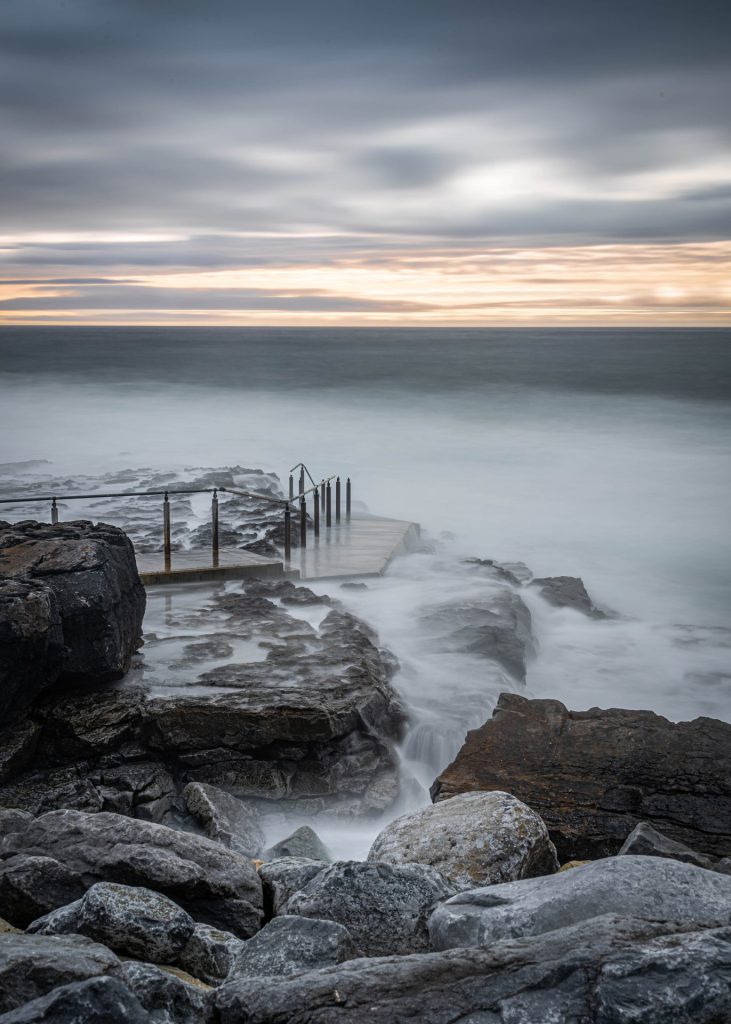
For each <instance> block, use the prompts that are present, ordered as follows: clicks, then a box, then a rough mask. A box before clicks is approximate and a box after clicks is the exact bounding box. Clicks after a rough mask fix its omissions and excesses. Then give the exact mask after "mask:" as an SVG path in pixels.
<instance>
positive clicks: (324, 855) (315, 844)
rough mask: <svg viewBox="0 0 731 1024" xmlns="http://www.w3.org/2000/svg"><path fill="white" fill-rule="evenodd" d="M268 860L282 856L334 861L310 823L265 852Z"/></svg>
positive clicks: (327, 861)
mask: <svg viewBox="0 0 731 1024" xmlns="http://www.w3.org/2000/svg"><path fill="white" fill-rule="evenodd" d="M264 857H265V859H266V860H276V859H278V858H280V857H307V858H308V859H309V860H321V861H325V862H326V863H330V861H332V857H331V856H330V851H329V850H328V848H327V847H326V846H325V844H324V843H323V842H322V840H321V839H320V837H319V836H318V834H317V833H316V832H315V831H314V829H311V828H310V826H309V825H302V827H301V828H298V829H296V830H295V831H294V832H293V833H292V835H291V836H287V838H286V839H282V840H280V841H279V842H278V843H275V844H274V846H270V847H269V849H268V850H267V851H266V853H265V854H264Z"/></svg>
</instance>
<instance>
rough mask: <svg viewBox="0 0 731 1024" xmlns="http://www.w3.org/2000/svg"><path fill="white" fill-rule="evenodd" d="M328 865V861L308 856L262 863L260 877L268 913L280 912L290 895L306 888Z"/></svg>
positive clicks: (270, 914) (283, 858) (281, 858)
mask: <svg viewBox="0 0 731 1024" xmlns="http://www.w3.org/2000/svg"><path fill="white" fill-rule="evenodd" d="M326 867H327V862H325V861H321V860H310V859H309V858H308V857H280V858H278V859H277V860H272V861H268V862H267V863H266V864H262V865H261V867H260V868H259V877H260V878H261V884H262V886H263V888H264V906H265V908H266V910H267V914H268V915H269V916H273V915H276V914H279V913H280V912H281V911H282V910H283V908H284V906H285V904H286V903H287V900H288V899H289V897H290V896H293V895H294V894H295V893H296V892H299V890H300V889H304V888H305V886H306V885H307V883H308V882H311V881H312V879H313V878H314V877H315V875H319V874H320V872H321V871H323V870H324V869H325V868H326Z"/></svg>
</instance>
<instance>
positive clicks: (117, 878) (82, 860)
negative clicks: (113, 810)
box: [0, 811, 262, 938]
mask: <svg viewBox="0 0 731 1024" xmlns="http://www.w3.org/2000/svg"><path fill="white" fill-rule="evenodd" d="M41 851H43V853H42V852H41ZM14 854H16V855H17V854H22V855H23V856H26V857H27V856H43V855H44V854H45V855H46V856H51V857H54V858H55V859H56V860H58V861H59V862H61V863H62V864H64V865H65V866H66V867H67V868H69V869H70V870H71V871H72V872H75V873H76V874H78V875H79V876H81V878H82V879H83V882H84V885H85V887H87V888H88V887H89V886H91V885H93V884H94V883H95V882H100V881H113V882H121V883H123V884H124V885H131V886H138V885H141V886H145V887H146V888H148V889H153V890H155V891H156V892H160V893H163V894H164V895H166V896H169V897H170V899H171V900H173V901H174V902H175V903H177V904H178V905H179V906H181V907H183V909H184V910H186V911H188V913H189V914H190V915H191V916H192V917H193V918H194V919H195V920H199V921H203V922H204V923H206V924H211V925H215V926H217V927H221V928H225V929H227V930H229V931H232V932H234V934H236V935H238V936H239V937H243V938H247V937H248V936H250V935H253V934H254V932H256V931H258V930H259V926H260V923H261V917H262V890H261V882H260V880H259V876H258V875H257V873H256V871H255V870H254V867H253V865H252V863H251V861H249V860H248V859H247V858H245V857H242V856H241V855H240V854H238V853H235V852H234V851H233V850H227V849H226V848H225V847H223V846H220V845H219V844H218V843H215V842H213V841H212V840H210V839H206V838H204V837H202V836H196V835H191V834H189V833H187V832H178V831H174V830H173V829H170V828H166V827H165V826H164V825H155V824H152V823H150V822H146V821H138V820H136V819H134V818H127V817H124V816H123V815H119V814H109V813H107V812H102V813H99V814H85V813H84V812H82V811H50V812H49V813H48V814H44V815H42V816H41V817H40V818H36V819H34V821H32V822H31V823H30V824H29V825H28V827H27V828H26V829H25V831H24V832H21V833H14V834H11V835H8V836H6V837H5V838H4V839H3V840H2V841H0V857H6V858H7V857H10V856H12V855H14ZM68 902H69V900H68V899H67V898H66V893H65V892H63V893H62V892H61V891H60V889H59V893H58V901H57V903H56V906H63V905H64V904H65V903H68ZM36 916H37V915H36Z"/></svg>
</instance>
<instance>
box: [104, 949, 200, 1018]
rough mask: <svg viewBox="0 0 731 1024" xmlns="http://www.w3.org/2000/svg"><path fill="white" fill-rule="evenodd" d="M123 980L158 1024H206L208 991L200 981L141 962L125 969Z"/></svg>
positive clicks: (125, 964)
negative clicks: (194, 1023) (199, 1023)
mask: <svg viewBox="0 0 731 1024" xmlns="http://www.w3.org/2000/svg"><path fill="white" fill-rule="evenodd" d="M122 977H123V978H124V981H125V983H126V984H127V986H128V987H129V989H130V990H131V991H132V992H133V993H134V995H135V996H136V997H137V999H139V1001H140V1004H141V1005H142V1007H143V1008H144V1009H145V1010H146V1011H147V1012H148V1013H149V1015H150V1018H151V1019H152V1020H153V1021H155V1024H193V1022H196V1024H197V1022H199V1021H200V1022H203V1021H205V1019H206V1003H207V992H208V989H207V987H206V986H204V985H202V984H200V982H199V981H198V980H197V979H196V978H187V979H186V978H185V977H184V975H183V972H182V971H180V972H176V973H173V972H172V971H171V970H170V969H167V968H166V969H162V968H160V967H156V966H155V964H146V963H142V962H140V961H137V960H128V961H126V962H125V963H124V964H123V965H122Z"/></svg>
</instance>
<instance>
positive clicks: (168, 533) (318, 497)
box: [0, 462, 351, 572]
mask: <svg viewBox="0 0 731 1024" xmlns="http://www.w3.org/2000/svg"><path fill="white" fill-rule="evenodd" d="M295 469H300V478H299V491H298V493H297V494H296V495H295V494H294V478H293V476H292V473H293V472H294V470H295ZM305 474H306V475H307V477H309V479H310V481H311V483H312V487H309V488H307V489H305ZM333 480H334V481H335V488H334V490H335V522H336V523H340V477H339V476H337V475H336V474H333V475H332V476H329V477H324V478H323V479H322V481H321V482H320V483H319V484H316V483H315V481H314V479H313V477H312V476H311V474H310V471H309V470H308V469H307V467H306V466H305V464H304V463H302V462H300V463H298V464H297V465H296V466H294V467H293V469H292V470H290V477H289V497H288V498H278V497H276V496H274V495H271V494H258V493H257V492H256V491H243V490H240V489H238V488H236V487H225V486H216V487H197V488H181V489H174V490H173V489H171V488H167V489H166V490H159V491H107V492H100V491H97V492H94V493H92V494H43V495H17V496H15V497H11V498H0V505H30V504H34V503H40V502H45V503H47V502H50V503H51V524H52V525H54V526H55V525H57V524H58V502H59V501H88V500H89V499H98V498H149V497H157V496H160V495H162V498H163V503H162V524H163V525H162V535H163V558H164V563H165V572H171V571H172V525H171V517H170V495H171V494H172V495H178V494H210V495H211V496H212V497H211V560H212V563H213V567H214V568H218V565H219V561H220V548H219V526H218V494H219V492H224V493H226V494H234V495H236V496H237V497H242V498H254V499H256V500H257V501H267V502H270V503H271V504H275V505H278V506H279V507H280V508H283V510H284V560H285V562H286V563H287V564H289V562H290V561H291V558H292V533H291V530H292V521H291V520H292V509H293V507H294V510H295V514H297V513H299V520H300V522H299V536H300V547H302V548H305V547H307V520H308V515H307V495H309V494H311V495H312V528H313V534H314V537H315V540H318V539H319V537H320V517H321V514H322V515H324V517H325V525H326V527H327V528H329V527H331V526H332V490H333V488H332V486H331V481H333ZM350 514H351V483H350V477H348V479H347V481H346V484H345V515H346V519H348V520H349V519H350Z"/></svg>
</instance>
